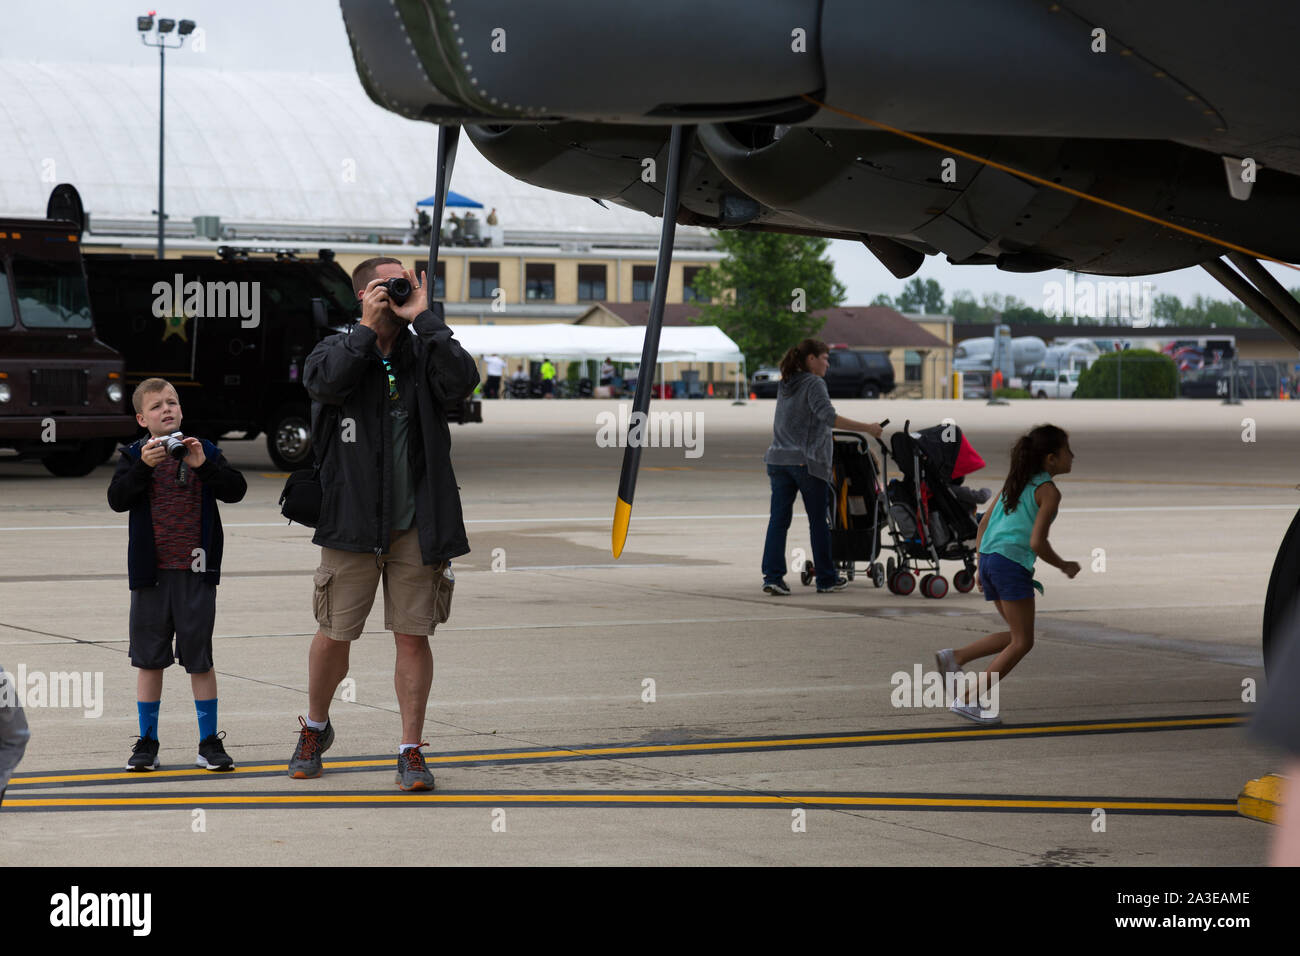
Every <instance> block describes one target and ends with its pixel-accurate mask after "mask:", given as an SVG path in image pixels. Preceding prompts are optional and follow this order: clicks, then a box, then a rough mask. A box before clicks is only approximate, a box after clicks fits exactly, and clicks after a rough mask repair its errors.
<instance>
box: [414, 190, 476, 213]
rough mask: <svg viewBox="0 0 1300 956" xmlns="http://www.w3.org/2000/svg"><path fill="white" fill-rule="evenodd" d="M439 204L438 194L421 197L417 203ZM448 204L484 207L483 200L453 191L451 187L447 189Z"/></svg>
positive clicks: (426, 204) (472, 207)
mask: <svg viewBox="0 0 1300 956" xmlns="http://www.w3.org/2000/svg"><path fill="white" fill-rule="evenodd" d="M437 204H438V197H437V196H436V195H434V196H430V197H429V198H428V199H421V200H420V201H419V202H417V203H416V205H417V206H436V205H437ZM446 205H448V206H465V207H467V208H469V209H482V208H483V204H482V203H481V202H475V201H474V200H473V199H470V198H469V197H468V196H462V195H461V194H460V193H458V192H453V191H452V190H450V189H448V190H447V202H446Z"/></svg>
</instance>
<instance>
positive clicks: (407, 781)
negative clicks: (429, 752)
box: [396, 744, 433, 790]
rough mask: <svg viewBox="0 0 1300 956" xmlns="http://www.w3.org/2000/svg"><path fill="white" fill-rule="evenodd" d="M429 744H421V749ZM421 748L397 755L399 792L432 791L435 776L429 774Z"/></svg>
mask: <svg viewBox="0 0 1300 956" xmlns="http://www.w3.org/2000/svg"><path fill="white" fill-rule="evenodd" d="M424 746H427V744H420V747H424ZM420 747H411V748H409V749H407V750H404V751H402V752H401V753H400V754H398V755H397V781H396V782H397V788H398V789H399V790H432V789H433V774H431V773H429V768H428V766H426V765H425V762H424V754H422V753H420Z"/></svg>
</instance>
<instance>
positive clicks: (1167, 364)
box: [1074, 349, 1178, 398]
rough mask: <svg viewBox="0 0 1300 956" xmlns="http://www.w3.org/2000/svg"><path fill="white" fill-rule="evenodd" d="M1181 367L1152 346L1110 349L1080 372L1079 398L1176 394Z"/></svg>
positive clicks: (1141, 396)
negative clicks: (1154, 350)
mask: <svg viewBox="0 0 1300 956" xmlns="http://www.w3.org/2000/svg"><path fill="white" fill-rule="evenodd" d="M1121 392H1122V394H1121ZM1177 396H1178V367H1177V366H1176V365H1175V364H1174V360H1173V359H1171V358H1170V357H1169V356H1168V355H1162V354H1161V353H1160V352H1153V351H1151V350H1150V349H1129V350H1127V351H1123V352H1107V353H1105V354H1104V355H1102V356H1101V358H1099V359H1097V361H1095V362H1093V363H1092V364H1091V365H1089V366H1088V367H1087V368H1085V369H1084V370H1083V371H1082V372H1080V373H1079V387H1078V389H1077V390H1076V391H1075V393H1074V397H1075V398H1121V397H1122V398H1176V397H1177Z"/></svg>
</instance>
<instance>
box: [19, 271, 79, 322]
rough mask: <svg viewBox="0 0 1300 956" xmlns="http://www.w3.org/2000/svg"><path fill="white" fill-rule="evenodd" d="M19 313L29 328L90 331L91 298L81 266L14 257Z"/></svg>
mask: <svg viewBox="0 0 1300 956" xmlns="http://www.w3.org/2000/svg"><path fill="white" fill-rule="evenodd" d="M13 273H14V289H15V291H16V292H17V293H18V296H17V298H18V314H19V315H20V316H21V317H22V320H23V325H25V326H26V327H27V328H29V329H89V328H91V327H92V326H93V324H94V323H93V322H92V321H91V317H90V299H89V297H88V296H87V295H86V279H85V276H84V275H83V274H82V271H81V265H80V263H78V262H75V261H66V262H47V261H42V260H39V259H28V258H25V257H23V256H15V257H14V261H13Z"/></svg>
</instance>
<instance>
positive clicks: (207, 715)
mask: <svg viewBox="0 0 1300 956" xmlns="http://www.w3.org/2000/svg"><path fill="white" fill-rule="evenodd" d="M194 712H195V713H196V714H198V716H199V740H201V741H202V740H207V739H208V738H209V737H211V736H212V735H213V734H215V733H216V732H217V699H216V698H215V697H214V698H212V699H211V700H195V701H194Z"/></svg>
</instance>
